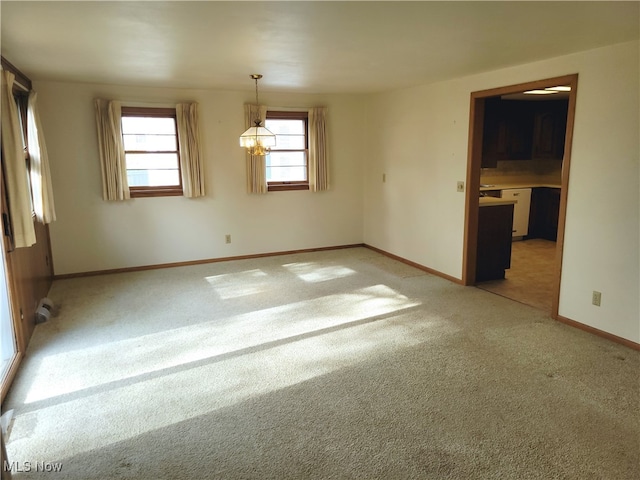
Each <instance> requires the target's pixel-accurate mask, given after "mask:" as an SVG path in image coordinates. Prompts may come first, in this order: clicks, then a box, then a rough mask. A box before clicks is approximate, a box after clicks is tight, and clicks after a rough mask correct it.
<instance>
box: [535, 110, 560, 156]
mask: <svg viewBox="0 0 640 480" xmlns="http://www.w3.org/2000/svg"><path fill="white" fill-rule="evenodd" d="M568 106H569V103H568V101H563V100H555V101H552V100H550V101H539V102H536V104H535V110H534V116H533V147H532V153H531V155H532V158H533V159H534V160H537V159H554V160H562V158H563V157H564V140H565V133H566V129H567V110H568Z"/></svg>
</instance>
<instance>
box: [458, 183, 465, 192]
mask: <svg viewBox="0 0 640 480" xmlns="http://www.w3.org/2000/svg"><path fill="white" fill-rule="evenodd" d="M456 190H457V191H458V192H464V182H458V183H457V185H456Z"/></svg>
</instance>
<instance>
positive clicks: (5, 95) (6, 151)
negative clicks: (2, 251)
mask: <svg viewBox="0 0 640 480" xmlns="http://www.w3.org/2000/svg"><path fill="white" fill-rule="evenodd" d="M14 79H15V75H14V74H13V73H11V72H7V71H6V70H3V71H2V97H1V109H2V154H3V159H4V166H5V174H6V179H5V180H6V184H7V193H8V194H9V213H10V215H11V225H12V228H13V243H14V246H15V247H16V248H21V247H30V246H31V245H33V244H35V243H36V232H35V228H34V226H33V217H32V214H31V212H32V209H31V193H30V191H29V180H28V173H27V164H26V161H25V155H24V147H23V143H22V129H21V127H20V120H19V117H18V107H17V106H16V102H15V100H14V98H13V81H14Z"/></svg>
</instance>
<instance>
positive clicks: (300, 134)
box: [265, 111, 309, 191]
mask: <svg viewBox="0 0 640 480" xmlns="http://www.w3.org/2000/svg"><path fill="white" fill-rule="evenodd" d="M265 127H266V128H267V129H268V130H270V131H271V132H273V133H274V134H275V135H276V146H275V147H273V148H271V151H270V152H269V154H268V155H267V156H266V158H265V164H266V165H265V168H266V176H267V187H268V189H269V191H279V190H308V189H309V161H308V158H309V136H308V132H309V118H308V113H307V112H306V111H305V112H280V111H267V118H266V120H265Z"/></svg>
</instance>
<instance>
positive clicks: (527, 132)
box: [481, 98, 533, 168]
mask: <svg viewBox="0 0 640 480" xmlns="http://www.w3.org/2000/svg"><path fill="white" fill-rule="evenodd" d="M532 131H533V116H532V114H531V105H530V104H529V102H525V101H518V100H509V101H506V100H501V99H500V98H488V99H487V100H486V101H485V116H484V127H483V141H482V165H481V166H482V168H495V167H496V166H497V162H498V161H499V160H523V159H527V158H531V148H532V136H531V132H532Z"/></svg>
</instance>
